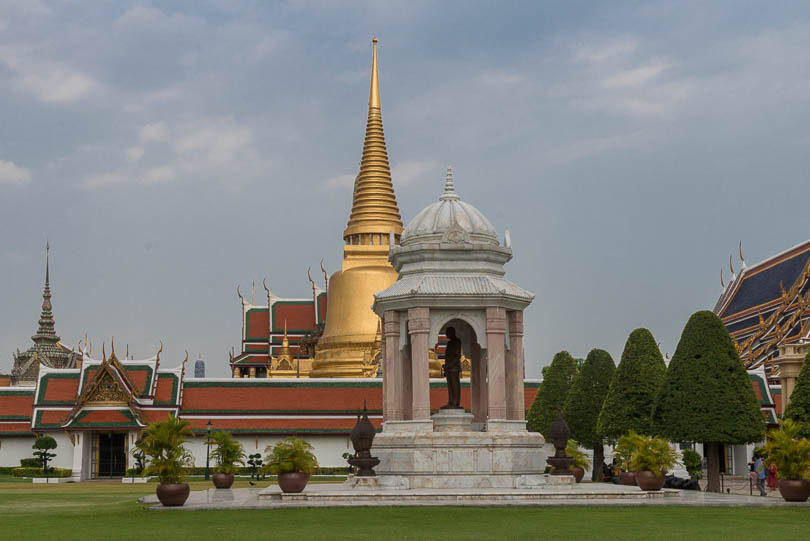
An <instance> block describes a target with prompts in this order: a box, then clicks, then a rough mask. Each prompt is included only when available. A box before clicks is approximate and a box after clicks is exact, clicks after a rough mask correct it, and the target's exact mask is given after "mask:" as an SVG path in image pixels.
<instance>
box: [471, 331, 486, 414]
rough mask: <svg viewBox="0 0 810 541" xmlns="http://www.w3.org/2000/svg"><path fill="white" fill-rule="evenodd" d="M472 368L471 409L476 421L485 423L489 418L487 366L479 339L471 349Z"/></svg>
mask: <svg viewBox="0 0 810 541" xmlns="http://www.w3.org/2000/svg"><path fill="white" fill-rule="evenodd" d="M470 369H471V370H470V406H471V408H470V411H472V414H473V421H474V422H476V423H483V422H486V420H487V366H486V356H485V355H484V354H483V352H482V351H481V346H480V345H478V342H477V341H473V345H472V348H471V351H470Z"/></svg>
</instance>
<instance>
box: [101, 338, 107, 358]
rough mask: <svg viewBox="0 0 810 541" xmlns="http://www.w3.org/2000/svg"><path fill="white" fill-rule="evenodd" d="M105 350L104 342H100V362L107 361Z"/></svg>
mask: <svg viewBox="0 0 810 541" xmlns="http://www.w3.org/2000/svg"><path fill="white" fill-rule="evenodd" d="M105 348H106V344H105V343H104V342H102V343H101V360H102V361H106V360H107V351H106V349H105Z"/></svg>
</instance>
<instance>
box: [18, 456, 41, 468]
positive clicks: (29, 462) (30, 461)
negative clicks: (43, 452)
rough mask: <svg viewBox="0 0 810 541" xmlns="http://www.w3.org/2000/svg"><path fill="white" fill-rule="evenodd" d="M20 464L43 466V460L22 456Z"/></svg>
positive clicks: (27, 466) (24, 465)
mask: <svg viewBox="0 0 810 541" xmlns="http://www.w3.org/2000/svg"><path fill="white" fill-rule="evenodd" d="M20 466H21V467H23V468H41V467H42V460H40V459H38V458H21V459H20Z"/></svg>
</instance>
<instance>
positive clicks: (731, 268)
mask: <svg viewBox="0 0 810 541" xmlns="http://www.w3.org/2000/svg"><path fill="white" fill-rule="evenodd" d="M731 259H732V257H731V254H729V255H728V269H729V270H730V271H731V276H734V266H733V265H732V264H731Z"/></svg>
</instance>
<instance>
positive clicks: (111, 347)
mask: <svg viewBox="0 0 810 541" xmlns="http://www.w3.org/2000/svg"><path fill="white" fill-rule="evenodd" d="M110 356H111V357H115V336H113V337H112V339H111V340H110Z"/></svg>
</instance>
